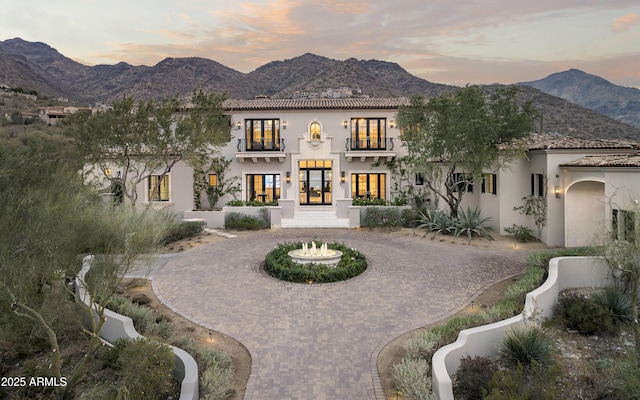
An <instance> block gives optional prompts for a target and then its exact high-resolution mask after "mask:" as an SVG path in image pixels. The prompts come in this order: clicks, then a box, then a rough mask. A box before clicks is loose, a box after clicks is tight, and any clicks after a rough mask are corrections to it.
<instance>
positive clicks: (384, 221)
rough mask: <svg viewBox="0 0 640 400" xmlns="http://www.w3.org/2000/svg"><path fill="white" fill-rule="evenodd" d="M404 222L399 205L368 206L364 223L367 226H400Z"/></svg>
mask: <svg viewBox="0 0 640 400" xmlns="http://www.w3.org/2000/svg"><path fill="white" fill-rule="evenodd" d="M402 224H403V222H402V218H401V215H400V209H399V208H398V207H367V210H366V213H365V217H364V221H363V225H364V226H366V227H367V228H370V229H371V228H399V227H401V226H402Z"/></svg>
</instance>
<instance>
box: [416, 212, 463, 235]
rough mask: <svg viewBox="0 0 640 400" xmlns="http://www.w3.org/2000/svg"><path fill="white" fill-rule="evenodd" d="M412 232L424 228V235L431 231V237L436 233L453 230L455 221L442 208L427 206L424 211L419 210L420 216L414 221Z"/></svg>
mask: <svg viewBox="0 0 640 400" xmlns="http://www.w3.org/2000/svg"><path fill="white" fill-rule="evenodd" d="M416 223H417V225H416V227H415V228H414V232H415V231H417V230H420V229H424V230H425V232H424V235H423V236H422V237H425V236H427V234H428V233H429V232H433V236H432V237H431V239H433V238H434V237H435V235H436V234H438V233H443V234H450V233H451V232H453V230H454V225H455V221H454V220H453V219H452V218H451V217H450V216H449V214H447V213H446V212H445V211H443V210H438V209H436V208H434V207H427V208H426V209H425V211H424V212H422V211H420V218H418V220H417V221H416Z"/></svg>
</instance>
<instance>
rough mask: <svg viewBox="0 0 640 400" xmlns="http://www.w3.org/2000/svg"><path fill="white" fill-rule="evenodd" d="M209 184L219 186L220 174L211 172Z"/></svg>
mask: <svg viewBox="0 0 640 400" xmlns="http://www.w3.org/2000/svg"><path fill="white" fill-rule="evenodd" d="M209 186H211V187H214V186H218V174H209Z"/></svg>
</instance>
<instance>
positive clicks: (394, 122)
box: [389, 120, 396, 128]
mask: <svg viewBox="0 0 640 400" xmlns="http://www.w3.org/2000/svg"><path fill="white" fill-rule="evenodd" d="M395 127H396V121H394V120H391V121H389V128H395Z"/></svg>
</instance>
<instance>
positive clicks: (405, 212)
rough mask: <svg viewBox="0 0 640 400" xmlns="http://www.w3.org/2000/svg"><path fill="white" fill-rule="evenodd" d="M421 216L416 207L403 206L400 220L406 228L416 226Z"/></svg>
mask: <svg viewBox="0 0 640 400" xmlns="http://www.w3.org/2000/svg"><path fill="white" fill-rule="evenodd" d="M419 218H420V213H419V212H418V210H416V209H415V208H403V209H402V211H401V212H400V221H401V222H402V226H404V227H405V228H415V227H416V225H417V224H418V220H419Z"/></svg>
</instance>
